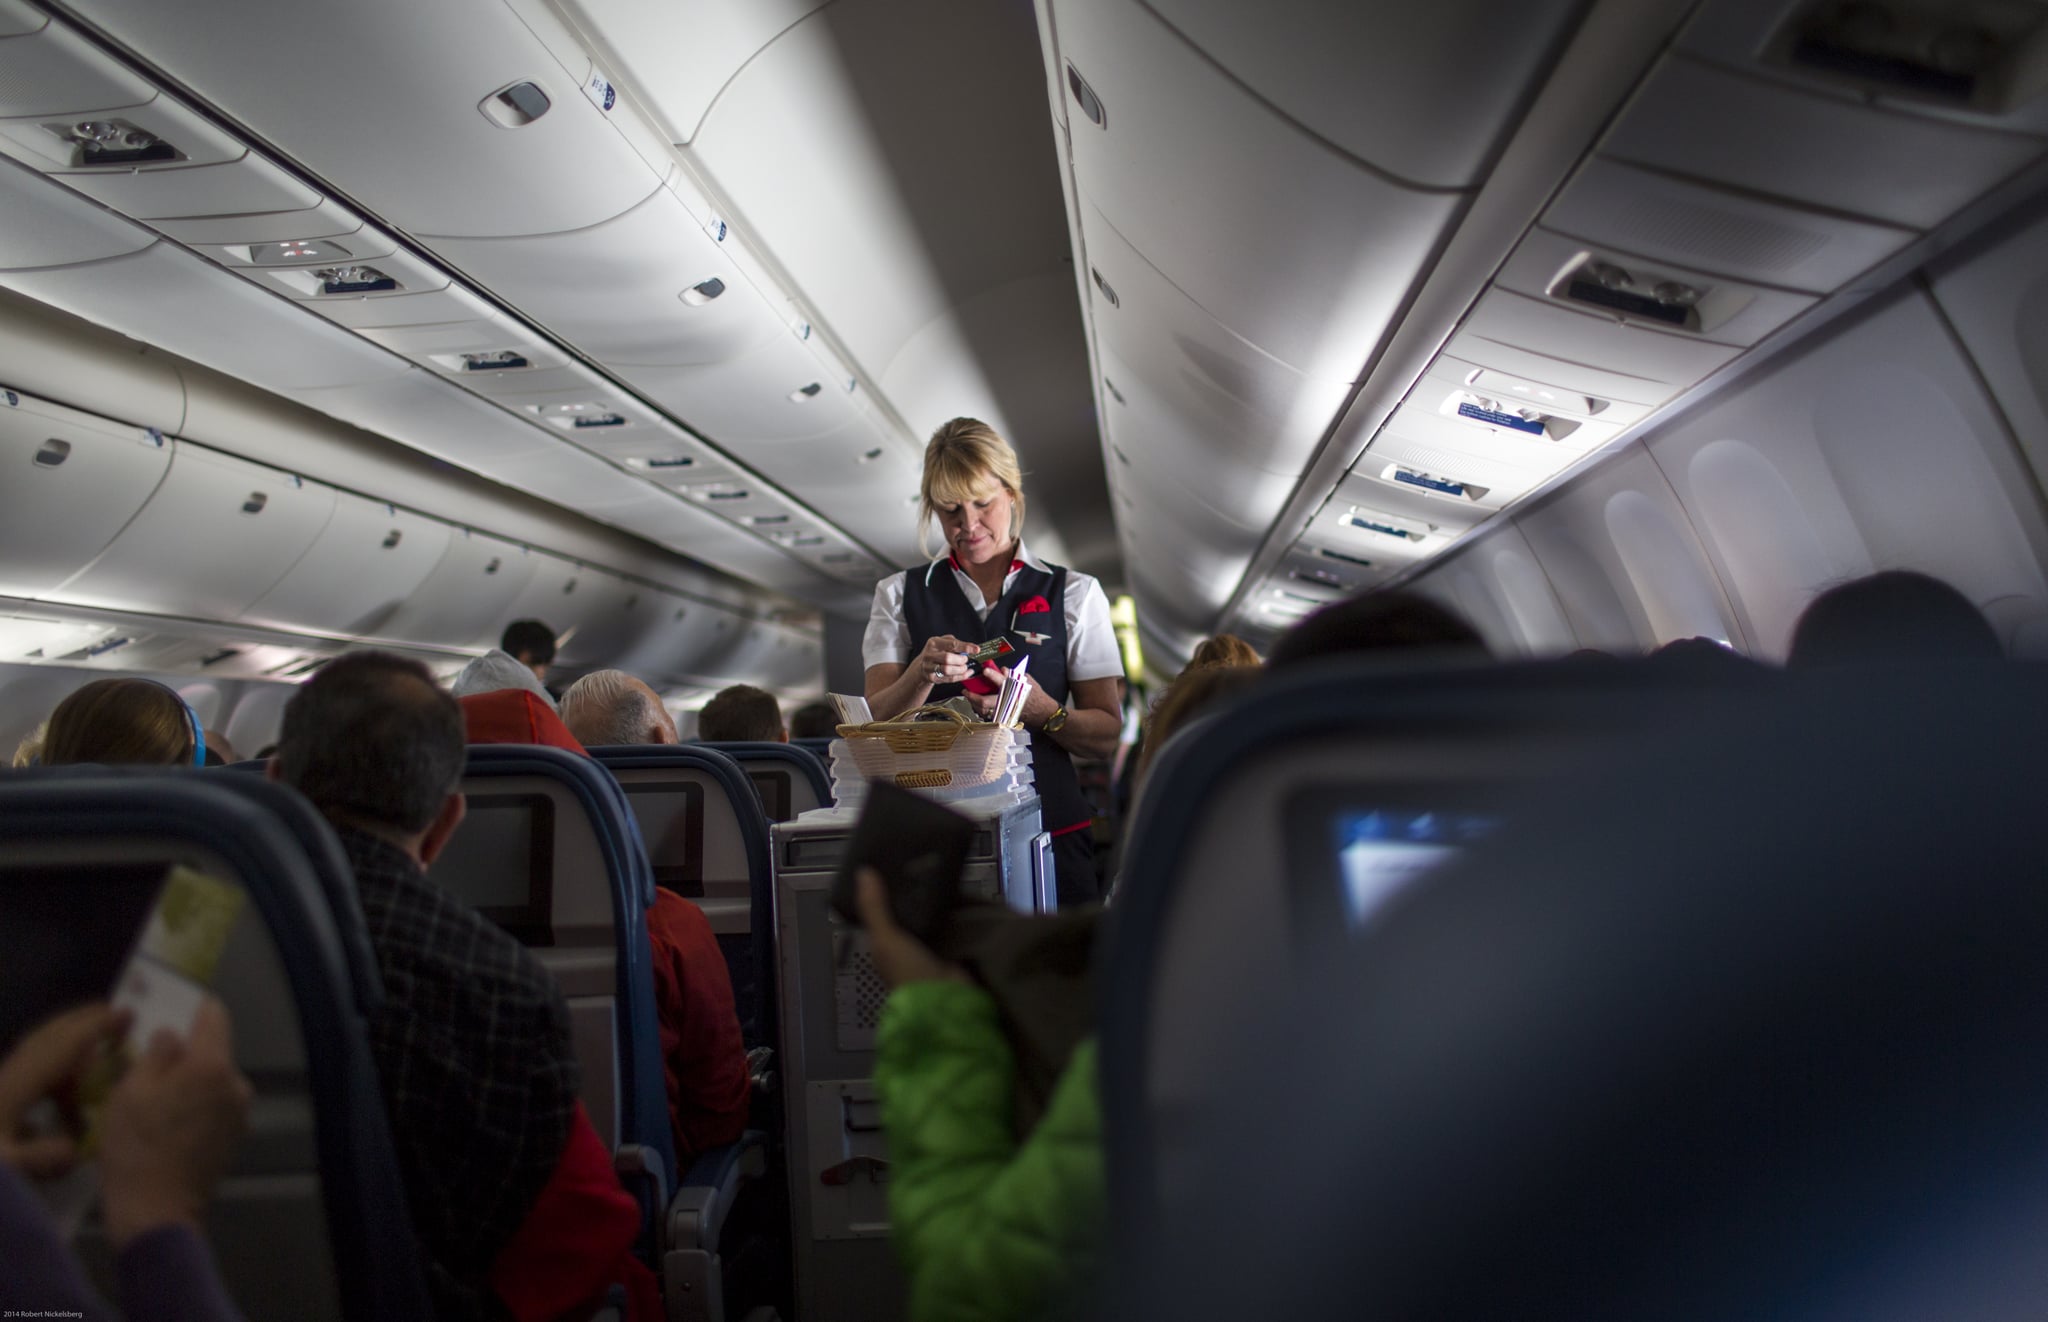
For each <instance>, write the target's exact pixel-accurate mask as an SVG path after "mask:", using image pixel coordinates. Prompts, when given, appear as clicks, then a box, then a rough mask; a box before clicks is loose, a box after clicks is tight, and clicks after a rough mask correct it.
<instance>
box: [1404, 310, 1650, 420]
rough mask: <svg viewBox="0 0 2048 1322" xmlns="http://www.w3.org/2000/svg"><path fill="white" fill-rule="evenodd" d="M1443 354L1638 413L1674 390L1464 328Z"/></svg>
mask: <svg viewBox="0 0 2048 1322" xmlns="http://www.w3.org/2000/svg"><path fill="white" fill-rule="evenodd" d="M1444 354H1445V355H1446V358H1447V359H1450V360H1455V361H1458V362H1463V363H1467V364H1470V365H1471V366H1472V367H1474V368H1477V369H1479V370H1481V371H1485V372H1492V373H1500V374H1502V375H1504V376H1506V377H1510V378H1512V379H1514V380H1516V381H1524V382H1532V383H1540V384H1541V385H1543V386H1547V387H1550V388H1552V389H1555V390H1558V391H1561V392H1570V393H1572V394H1576V395H1584V396H1587V397H1589V398H1593V399H1604V400H1618V401H1621V402H1624V403H1629V404H1634V405H1636V406H1638V407H1640V408H1643V409H1654V408H1656V407H1658V406H1659V405H1661V404H1663V403H1664V402H1665V401H1667V400H1669V399H1670V398H1671V397H1672V396H1673V395H1675V394H1677V393H1678V390H1677V388H1676V387H1674V386H1672V385H1671V384H1670V383H1668V382H1664V381H1653V380H1650V379H1649V378H1648V377H1643V376H1634V375H1631V374H1629V373H1627V372H1618V371H1615V370H1613V369H1612V368H1609V367H1596V366H1594V365H1592V364H1590V363H1582V362H1575V361H1573V360H1571V359H1568V358H1562V357H1559V356H1557V355H1556V354H1553V353H1538V352H1536V351H1534V350H1531V349H1526V348H1523V347H1521V346H1519V345H1514V344H1506V343H1503V342H1502V341H1500V340H1496V339H1491V338H1488V337H1487V336H1484V335H1479V334H1476V333H1474V332H1472V331H1471V330H1469V329H1463V330H1459V331H1458V332H1457V333H1455V334H1453V335H1452V336H1451V338H1450V340H1449V341H1448V342H1447V343H1446V344H1445V345H1444ZM1439 361H1445V360H1444V359H1439Z"/></svg>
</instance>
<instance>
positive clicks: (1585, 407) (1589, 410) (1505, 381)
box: [1465, 367, 1607, 418]
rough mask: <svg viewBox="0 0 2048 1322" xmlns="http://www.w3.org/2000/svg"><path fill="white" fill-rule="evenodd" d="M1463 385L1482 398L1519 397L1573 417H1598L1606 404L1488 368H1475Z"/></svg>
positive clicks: (1559, 388)
mask: <svg viewBox="0 0 2048 1322" xmlns="http://www.w3.org/2000/svg"><path fill="white" fill-rule="evenodd" d="M1465 384H1466V385H1468V386H1471V387H1473V388H1474V390H1476V391H1477V392H1478V393H1479V394H1482V395H1495V396H1504V395H1519V396H1521V397H1522V398H1523V399H1525V400H1534V401H1536V402H1537V403H1538V404H1539V405H1541V406H1542V407H1545V408H1554V409H1557V410H1559V411H1560V412H1564V413H1576V414H1578V415H1580V416H1581V417H1587V418H1592V417H1598V416H1599V415H1600V414H1602V413H1604V412H1606V411H1607V401H1606V400H1604V399H1594V398H1593V397H1592V396H1590V395H1583V394H1580V393H1579V392H1577V391H1575V390H1566V389H1564V388H1563V387H1562V386H1549V385H1544V384H1543V383H1542V382H1540V381H1531V380H1529V379H1527V378H1526V377H1519V376H1511V375H1509V374H1508V373H1506V372H1496V371H1494V370H1493V369H1492V368H1491V367H1475V368H1473V369H1472V370H1471V371H1469V372H1467V373H1465Z"/></svg>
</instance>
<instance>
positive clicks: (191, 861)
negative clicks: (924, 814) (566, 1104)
mask: <svg viewBox="0 0 2048 1322" xmlns="http://www.w3.org/2000/svg"><path fill="white" fill-rule="evenodd" d="M734 751H735V752H736V753H737V754H738V756H737V757H736V756H732V755H728V754H727V753H725V752H721V751H719V750H717V749H713V748H709V747H705V746H701V745H684V746H670V747H629V748H615V749H598V750H593V754H592V757H591V758H584V757H579V756H577V755H576V754H573V753H569V752H566V751H564V750H561V749H555V748H547V747H539V746H523V745H492V746H478V745H473V746H472V747H471V748H470V750H469V765H468V769H467V772H466V774H465V776H464V779H463V784H462V788H463V791H464V793H465V794H466V795H467V796H468V797H469V800H470V805H471V813H470V817H469V819H468V820H467V821H466V822H465V824H464V826H463V827H462V828H461V829H460V830H458V832H457V834H456V836H455V838H454V840H453V841H452V842H451V845H450V847H449V848H448V850H447V851H446V852H445V853H444V855H443V856H442V858H441V859H440V860H438V861H437V863H436V865H435V867H434V869H433V870H432V873H431V875H432V876H433V878H434V879H435V880H436V881H438V882H440V883H441V884H444V885H447V886H448V887H449V888H450V889H452V890H454V891H455V892H456V893H458V894H460V895H462V896H463V897H464V898H465V899H467V900H469V901H470V903H472V904H473V905H475V906H476V907H477V908H478V909H479V910H480V911H481V912H482V913H483V914H484V915H485V916H486V917H488V918H491V919H493V920H494V921H496V922H498V923H499V924H500V925H502V926H503V927H505V929H506V930H507V931H509V932H511V933H512V934H513V935H515V936H516V937H518V938H519V939H520V940H522V941H523V942H524V943H525V944H527V945H529V946H530V947H532V948H533V949H534V953H535V954H536V955H537V956H538V957H539V959H540V960H541V962H542V963H543V964H544V965H545V966H546V967H547V968H548V969H549V971H550V972H551V973H552V974H553V975H554V976H555V978H556V979H557V981H558V982H559V984H560V986H561V989H562V992H563V995H564V998H565V999H566V1001H567V1003H568V1006H569V1010H570V1015H571V1021H572V1027H573V1032H574V1039H575V1050H576V1054H577V1057H578V1063H579V1066H580V1067H581V1073H582V1076H583V1081H584V1082H583V1094H582V1100H583V1102H584V1105H585V1109H586V1110H588V1112H589V1114H590V1117H591V1120H592V1122H593V1124H594V1125H595V1126H596V1127H597V1129H598V1132H599V1133H600V1135H601V1136H602V1137H603V1139H604V1140H605V1142H606V1143H607V1144H608V1145H610V1146H611V1147H612V1149H613V1151H614V1154H615V1160H616V1164H617V1169H618V1171H619V1173H620V1176H621V1180H622V1182H623V1183H624V1184H625V1186H626V1187H627V1188H628V1189H629V1190H631V1191H632V1192H633V1194H634V1196H635V1197H636V1199H637V1200H638V1201H639V1202H640V1205H641V1207H642V1212H643V1232H642V1237H641V1246H642V1250H643V1255H644V1257H645V1259H646V1260H647V1261H648V1262H649V1263H650V1265H653V1266H656V1267H658V1268H659V1269H660V1270H661V1272H662V1275H663V1282H664V1291H665V1293H666V1294H667V1295H668V1300H667V1303H668V1315H669V1317H670V1318H702V1319H716V1318H720V1317H722V1316H723V1306H722V1304H723V1300H722V1291H721V1283H720V1267H721V1255H720V1251H719V1243H718V1239H719V1235H720V1231H721V1228H722V1227H723V1225H724V1219H725V1214H726V1212H727V1211H728V1210H729V1209H730V1207H731V1204H732V1202H733V1200H734V1198H735V1196H736V1195H737V1192H738V1190H739V1189H740V1188H741V1187H742V1185H744V1184H745V1183H746V1181H747V1180H748V1179H750V1178H753V1177H757V1176H759V1175H761V1174H763V1173H765V1172H766V1171H767V1170H768V1169H769V1168H770V1164H771V1157H770V1149H771V1148H772V1144H771V1142H770V1140H769V1138H768V1137H767V1135H765V1134H764V1133H762V1132H760V1131H758V1130H750V1131H749V1132H748V1133H747V1135H746V1136H745V1137H744V1138H743V1139H742V1140H741V1141H740V1142H738V1143H735V1144H732V1145H729V1146H728V1147H726V1148H723V1149H719V1150H715V1151H713V1152H709V1153H706V1154H704V1155H703V1156H701V1157H700V1158H699V1159H698V1160H697V1161H696V1162H695V1163H693V1164H692V1165H691V1166H690V1167H689V1168H688V1169H680V1168H679V1164H678V1161H677V1156H676V1151H675V1147H674V1144H673V1142H672V1140H671V1136H670V1129H669V1115H668V1105H667V1098H666V1096H665V1088H664V1075H663V1068H662V1061H661V1048H660V1037H659V1034H658V1032H657V1029H656V1022H655V1001H654V993H653V985H652V975H651V970H650V957H649V951H648V941H647V933H646V928H645V917H644V915H645V913H646V910H647V908H648V906H649V905H651V904H652V902H653V900H654V892H655V886H656V885H657V884H662V885H668V886H669V887H670V888H671V889H674V890H676V891H678V892H679V893H682V894H684V895H687V896H689V897H691V898H692V899H694V900H696V901H697V902H698V903H699V904H700V905H702V906H703V907H704V908H705V909H706V912H707V914H708V916H709V917H710V918H711V920H712V923H713V926H714V929H715V930H716V931H717V933H718V936H719V941H720V945H721V948H722V949H723V951H724V953H725V954H726V956H727V959H728V961H729V963H730V966H731V971H732V974H733V981H734V986H735V992H736V1004H737V1006H738V1009H739V1011H740V1015H741V1020H742V1026H743V1033H744V1038H745V1041H746V1043H747V1045H748V1046H749V1047H760V1046H767V1045H772V1044H773V1042H774V1041H775V1008H774V995H773V992H774V986H775V977H774V963H773V959H774V949H773V940H774V928H775V925H774V921H773V887H772V879H771V876H770V873H769V854H768V835H767V826H768V813H767V811H766V807H764V804H772V806H774V807H777V808H781V809H783V810H784V811H785V812H791V813H793V812H798V811H803V810H804V809H806V808H808V807H812V806H816V804H817V801H818V799H819V798H820V797H821V791H822V787H823V785H824V774H823V768H822V766H821V765H820V764H818V762H817V761H816V759H815V758H814V757H812V756H811V755H810V754H808V753H807V752H804V751H802V750H792V749H788V748H786V747H784V746H780V745H775V746H769V747H768V748H749V747H744V746H742V747H740V748H737V749H735V750H734ZM593 759H595V760H593ZM742 759H744V761H742ZM259 765H260V764H243V769H253V768H254V767H256V766H259ZM743 766H745V767H746V768H747V770H744V771H743V770H742V767H743ZM607 767H609V768H613V769H614V770H613V771H608V770H607V769H606V768H607ZM749 771H751V773H752V779H751V780H750V778H749ZM764 780H765V781H766V782H767V788H766V791H765V792H763V791H762V790H757V789H756V784H757V783H760V782H762V781H764ZM643 826H644V827H645V828H646V836H647V839H648V842H649V844H651V845H652V848H651V849H650V848H649V847H648V845H644V844H643V829H642V828H643ZM0 837H4V838H6V839H7V840H8V842H9V844H8V849H7V852H6V858H5V861H4V862H0V969H4V970H5V972H4V974H0V986H4V994H0V1007H4V1008H0V1041H9V1040H13V1039H14V1038H15V1037H17V1036H18V1035H19V1034H20V1033H21V1032H22V1031H24V1030H25V1029H26V1028H27V1027H29V1026H31V1025H33V1024H34V1023H36V1022H39V1021H40V1020H41V1019H42V1018H44V1017H46V1016H47V1015H48V1014H49V1013H51V1012H54V1011H55V1010H57V1009H59V1008H62V1007H63V1006H65V1005H68V1004H72V1003H76V1002H78V1001H81V1000H85V999H91V998H95V997H101V996H104V995H105V994H106V992H107V990H108V988H109V987H110V986H111V985H112V982H113V979H114V977H115V976H116V974H117V973H118V970H119V968H120V966H121V963H122V961H123V960H124V959H125V958H126V955H127V952H128V949H129V946H130V944H131V942H132V940H133V934H134V932H135V931H136V930H137V929H138V928H139V926H140V924H141V922H142V920H143V918H144V917H145V916H146V915H147V913H148V911H149V909H150V906H151V905H152V903H153V902H154V898H155V895H156V892H157V889H158V887H159V884H160V882H161V880H162V878H163V875H164V873H165V870H166V869H167V868H168V867H169V866H171V865H173V864H184V865H186V866H190V867H194V868H196V869H198V870H200V871H203V872H206V873H208V874H210V875H214V876H217V877H220V878H222V879H224V880H226V881H228V882H230V883H231V884H233V885H235V886H237V887H239V888H240V889H241V890H242V891H243V892H244V893H245V894H246V895H247V897H248V904H247V906H246V907H245V909H244V912H243V915H242V917H241V918H240V919H238V921H237V924H236V926H235V929H234V931H233V933H232V934H231V936H230V939H229V944H228V948H227V950H226V952H225V954H224V956H223V959H222V961H221V964H220V967H219V970H218V973H217V976H216V988H217V990H218V992H219V994H220V996H221V998H222V1000H223V1001H224V1002H225V1003H226V1005H227V1008H228V1010H229V1013H230V1015H231V1016H232V1017H233V1020H234V1023H235V1027H236V1033H235V1040H236V1057H237V1063H238V1065H239V1066H240V1068H241V1069H242V1071H243V1072H244V1073H245V1074H246V1075H247V1076H248V1077H249V1078H250V1079H251V1080H252V1081H253V1082H254V1083H255V1084H256V1086H257V1098H256V1102H255V1107H254V1110H253V1112H252V1118H251V1133H250V1136H249V1139H248V1141H247V1142H246V1143H245V1144H244V1146H243V1149H242V1152H241V1155H240V1156H239V1158H238V1160H237V1164H236V1167H235V1168H234V1170H233V1171H232V1172H231V1174H230V1176H229V1178H228V1180H227V1181H226V1182H225V1183H224V1184H223V1186H222V1188H221V1190H220V1193H219V1196H218V1198H217V1200H216V1201H215V1203H214V1205H213V1206H212V1208H211V1209H210V1210H209V1212H208V1224H207V1232H208V1236H209V1238H210V1240H211V1241H212V1243H213V1245H214V1248H215V1252H216V1254H217V1255H218V1258H219V1261H220V1264H221V1268H222V1271H223V1274H224V1276H225V1278H226V1280H227V1282H228V1284H229V1287H230V1289H231V1291H232V1293H233V1294H234V1296H235V1298H236V1299H237V1301H238V1302H239V1303H240V1304H241V1306H242V1307H243V1309H244V1310H245V1312H246V1313H247V1314H248V1315H249V1316H252V1317H267V1316H295V1317H302V1318H309V1319H325V1318H333V1319H372V1318H374V1319H407V1318H415V1317H417V1318H422V1319H424V1318H427V1317H429V1316H431V1312H430V1309H429V1307H428V1303H427V1292H426V1288H425V1284H424V1281H423V1278H422V1272H421V1268H420V1257H419V1253H418V1250H417V1247H416V1245H415V1243H414V1240H413V1236H412V1232H411V1228H410V1225H409V1223H408V1218H407V1216H406V1214H405V1198H404V1192H403V1185H402V1181H401V1178H400V1175H399V1169H398V1166H397V1163H396V1160H395V1157H394V1155H393V1146H392V1135H391V1133H390V1132H389V1129H388V1127H387V1122H386V1113H385V1109H384V1106H383V1104H382V1099H381V1094H380V1091H379V1086H378V1081H377V1074H376V1069H375V1066H374V1064H373V1062H372V1059H371V1056H370V1053H369V1048H368V1045H367V1041H366V1037H365V1022H366V1020H367V1018H368V1016H369V1015H370V1014H371V1013H372V1012H373V1011H374V1010H375V1008H376V1007H377V1005H378V1004H379V1003H380V1002H381V997H382V994H383V993H382V988H381V985H380V981H379V977H378V973H377V964H376V961H375V958H374V955H373V953H372V951H371V948H370V943H369V939H368V936H367V934H366V932H365V928H364V922H363V917H362V913H361V911H360V908H359V907H358V904H357V901H356V898H355V893H354V886H353V881H352V878H351V875H350V869H349V867H348V864H347V861H346V859H345V857H344V856H343V855H342V853H341V851H340V848H339V845H338V843H337V842H336V840H335V838H334V836H333V834H332V832H331V830H330V829H329V828H328V826H327V824H326V822H325V820H324V819H323V818H322V817H321V816H320V815H319V814H318V813H317V812H316V811H314V810H313V809H312V808H311V807H310V806H309V805H308V804H307V803H306V802H305V801H304V800H303V799H301V798H300V797H299V796H297V795H296V794H294V793H292V792H291V791H289V790H287V789H284V788H282V787H279V786H277V785H274V784H271V783H270V782H268V781H266V780H264V779H263V778H262V777H260V776H256V775H203V774H198V775H195V774H191V773H186V772H166V771H129V770H109V769H103V768H90V769H86V768H80V769H77V770H43V771H39V772H34V773H26V774H10V775H7V776H5V777H4V778H0ZM754 1054H755V1055H756V1056H758V1055H759V1053H754ZM755 1114H756V1117H757V1119H758V1118H759V1117H761V1116H762V1115H763V1111H762V1110H761V1109H759V1108H757V1110H756V1113H755ZM769 1129H770V1131H771V1132H773V1131H774V1129H775V1126H774V1125H773V1124H772V1122H771V1123H770V1124H769ZM84 1247H85V1249H86V1250H87V1253H88V1257H89V1258H90V1257H91V1256H92V1255H93V1254H94V1253H95V1252H96V1251H97V1250H96V1246H95V1245H93V1244H91V1243H87V1244H85V1245H84Z"/></svg>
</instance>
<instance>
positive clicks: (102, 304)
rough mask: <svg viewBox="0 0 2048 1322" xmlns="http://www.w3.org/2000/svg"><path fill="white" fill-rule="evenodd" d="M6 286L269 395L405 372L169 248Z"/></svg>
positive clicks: (342, 334) (21, 278)
mask: <svg viewBox="0 0 2048 1322" xmlns="http://www.w3.org/2000/svg"><path fill="white" fill-rule="evenodd" d="M0 284H5V285H7V286H8V287H9V288H12V289H18V290H20V291H21V292H22V293H24V294H27V295H29V296H30V297H31V298H35V299H39V300H41V301H43V302H45V303H51V304H54V305H56V306H57V307H60V308H63V309H65V310H66V311H68V312H73V313H76V314H77V315H79V316H81V317H84V318H85V319H86V320H88V321H93V322H98V323H99V324H100V325H103V326H108V327H111V328H113V329H114V330H117V331H120V332H121V333H122V334H124V335H128V336H131V337H133V338H135V339H138V340H141V341H143V342H144V343H146V344H162V345H170V346H174V347H175V348H176V350H177V351H178V352H179V353H181V354H183V355H184V356H186V357H188V358H191V359H194V360H196V361H198V362H200V363H203V364H204V365H206V366H208V367H211V368H213V369H214V370H215V371H218V372H223V373H226V374H227V375H229V376H233V377H238V378H240V379H242V380H245V381H248V382H251V383H252V384H255V385H259V386H262V387H264V388H266V389H269V390H280V391H291V390H300V389H306V388H310V387H317V386H338V385H353V384H359V383H362V382H368V381H376V380H378V379H379V378H384V377H392V376H397V375H400V374H401V373H403V372H404V371H405V365H404V364H403V363H401V362H399V361H398V360H396V359H394V358H392V357H391V356H390V355H388V354H384V353H381V352H379V351H378V350H377V349H375V348H374V347H372V346H370V345H367V344H365V343H363V342H362V341H361V340H359V339H357V338H356V337H354V336H353V335H350V334H349V333H348V332H346V331H343V330H341V329H340V328H338V327H335V326H330V325H328V324H326V323H325V322H322V321H320V320H318V319H317V318H313V317H308V316H305V315H303V314H302V313H301V312H300V311H299V310H298V309H297V308H296V307H294V306H292V305H291V304H290V303H287V302H285V301H284V300H282V299H279V298H276V297H275V296H273V295H270V294H266V293H265V292H263V291H262V290H260V289H258V288H256V287H255V286H254V285H250V284H247V283H244V282H243V281H239V280H223V279H221V278H220V276H219V275H218V273H216V272H213V271H211V270H210V269H209V267H208V266H207V263H205V262H204V261H202V260H201V259H200V258H198V257H195V256H193V255H192V254H191V253H188V252H184V251H181V250H179V249H176V248H174V247H172V246H171V245H169V244H165V243H159V244H157V245H156V246H154V247H151V248H147V249H144V250H143V251H141V252H138V253H133V254H130V255H128V256H125V257H112V258H108V259H106V260H105V261H98V262H89V263H86V264H84V265H81V266H67V267H63V268H59V269H49V270H41V271H14V272H7V273H4V274H0Z"/></svg>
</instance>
